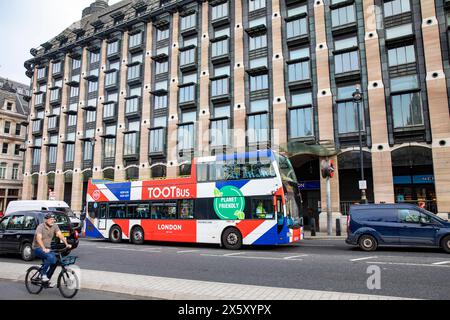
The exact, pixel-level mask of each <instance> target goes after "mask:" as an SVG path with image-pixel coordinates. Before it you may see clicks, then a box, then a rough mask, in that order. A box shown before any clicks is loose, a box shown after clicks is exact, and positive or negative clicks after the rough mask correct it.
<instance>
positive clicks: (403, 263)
mask: <svg viewBox="0 0 450 320" xmlns="http://www.w3.org/2000/svg"><path fill="white" fill-rule="evenodd" d="M366 263H369V264H385V265H386V264H387V265H399V266H413V267H441V268H450V266H445V265H439V264H420V263H407V262H382V261H366Z"/></svg>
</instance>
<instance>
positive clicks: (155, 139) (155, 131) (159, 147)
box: [150, 117, 167, 153]
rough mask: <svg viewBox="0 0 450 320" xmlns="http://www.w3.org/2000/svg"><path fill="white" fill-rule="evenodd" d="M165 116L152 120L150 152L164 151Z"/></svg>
mask: <svg viewBox="0 0 450 320" xmlns="http://www.w3.org/2000/svg"><path fill="white" fill-rule="evenodd" d="M166 123H167V118H166V117H158V118H155V119H154V120H153V128H152V129H151V130H150V153H160V152H164V149H165V127H166Z"/></svg>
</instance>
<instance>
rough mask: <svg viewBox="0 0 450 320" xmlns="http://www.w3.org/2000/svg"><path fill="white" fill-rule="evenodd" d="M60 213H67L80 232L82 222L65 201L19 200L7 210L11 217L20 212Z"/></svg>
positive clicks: (12, 202)
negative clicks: (42, 211) (43, 211)
mask: <svg viewBox="0 0 450 320" xmlns="http://www.w3.org/2000/svg"><path fill="white" fill-rule="evenodd" d="M41 210H47V211H60V212H65V213H66V214H67V215H68V216H69V218H70V222H71V224H72V227H73V228H74V229H75V230H78V231H80V229H81V221H80V219H79V218H78V217H77V216H76V214H75V213H73V211H72V209H70V207H69V205H68V204H67V203H65V202H64V201H51V200H19V201H11V202H10V203H9V205H8V208H6V212H5V216H8V215H11V214H13V213H15V212H20V211H41Z"/></svg>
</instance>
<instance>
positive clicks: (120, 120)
mask: <svg viewBox="0 0 450 320" xmlns="http://www.w3.org/2000/svg"><path fill="white" fill-rule="evenodd" d="M128 39H129V35H128V31H126V32H124V33H123V40H122V67H121V68H120V92H119V102H118V110H117V136H116V163H115V166H116V167H115V173H114V180H116V181H124V180H125V179H126V171H125V168H124V162H123V141H124V136H123V133H124V132H125V131H126V123H125V97H126V95H127V73H128V67H127V63H128Z"/></svg>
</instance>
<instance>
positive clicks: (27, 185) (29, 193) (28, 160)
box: [22, 67, 37, 200]
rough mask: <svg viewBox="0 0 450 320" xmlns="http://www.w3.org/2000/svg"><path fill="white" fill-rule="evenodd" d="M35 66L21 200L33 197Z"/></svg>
mask: <svg viewBox="0 0 450 320" xmlns="http://www.w3.org/2000/svg"><path fill="white" fill-rule="evenodd" d="M36 69H37V68H36V67H35V68H34V73H33V83H32V84H31V86H32V88H31V89H32V90H31V91H32V92H31V103H30V114H29V115H28V127H27V130H28V131H27V137H26V138H25V147H26V151H25V155H24V156H25V168H24V175H23V186H22V200H31V198H32V197H33V185H32V181H33V179H32V177H31V174H32V163H33V159H32V158H33V152H32V149H30V148H29V146H31V145H32V143H33V133H32V131H33V130H32V124H31V121H30V120H31V119H32V118H33V113H34V112H35V107H34V106H35V100H36V96H35V95H34V94H33V93H34V92H35V91H36V84H37V71H36Z"/></svg>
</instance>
